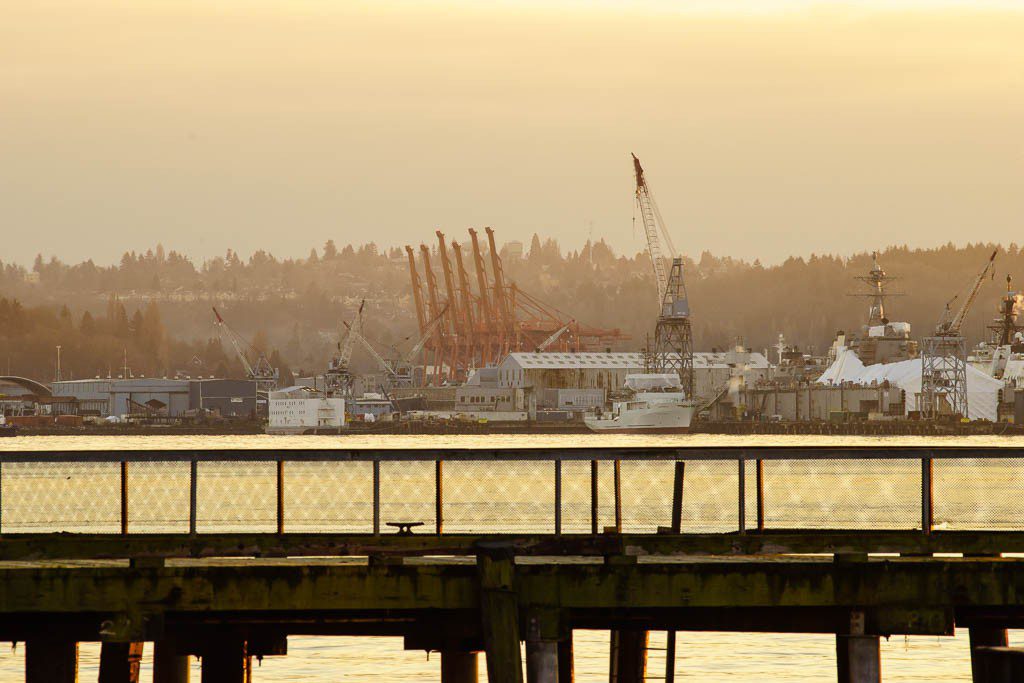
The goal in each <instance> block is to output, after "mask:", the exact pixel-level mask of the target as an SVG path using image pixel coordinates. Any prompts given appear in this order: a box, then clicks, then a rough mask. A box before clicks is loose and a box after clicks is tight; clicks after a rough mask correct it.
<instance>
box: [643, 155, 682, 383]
mask: <svg viewBox="0 0 1024 683" xmlns="http://www.w3.org/2000/svg"><path fill="white" fill-rule="evenodd" d="M632 157H633V172H634V174H635V176H636V203H637V205H638V206H639V207H640V215H641V217H642V218H643V223H644V233H646V235H647V251H648V253H649V254H650V256H651V264H652V265H653V266H654V279H655V281H656V283H657V285H658V310H659V313H658V322H657V324H656V326H655V328H654V350H653V353H651V354H650V358H651V360H652V365H653V367H651V368H649V370H650V371H653V372H675V373H677V374H678V375H679V381H680V382H681V383H682V386H683V391H684V392H685V393H686V396H687V397H688V398H692V397H693V386H694V385H693V332H692V329H691V327H690V302H689V298H688V296H687V293H686V282H685V281H684V279H683V259H682V258H680V257H679V256H677V255H676V253H677V252H676V248H675V245H674V244H673V243H672V237H671V235H669V232H668V229H667V228H666V227H665V220H664V219H663V218H662V217H661V211H660V210H659V209H658V203H657V202H656V201H654V195H653V194H652V193H651V188H650V186H649V185H648V184H647V177H646V176H645V175H644V169H643V166H641V165H640V159H638V158H637V156H636V155H635V154H633V155H632ZM662 237H663V238H664V239H665V246H666V248H667V252H668V256H670V257H671V258H672V268H671V270H670V271H669V272H668V273H666V271H665V258H664V256H663V255H662V246H661V238H662Z"/></svg>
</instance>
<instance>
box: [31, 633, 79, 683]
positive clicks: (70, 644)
mask: <svg viewBox="0 0 1024 683" xmlns="http://www.w3.org/2000/svg"><path fill="white" fill-rule="evenodd" d="M25 683H78V643H76V642H75V641H73V640H64V639H56V638H54V639H48V638H39V639H32V640H29V641H28V642H26V643H25Z"/></svg>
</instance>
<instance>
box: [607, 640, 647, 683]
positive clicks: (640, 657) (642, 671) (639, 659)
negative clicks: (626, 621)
mask: <svg viewBox="0 0 1024 683" xmlns="http://www.w3.org/2000/svg"><path fill="white" fill-rule="evenodd" d="M647 635H648V634H647V631H612V640H611V657H610V658H609V661H610V665H609V671H608V680H610V681H611V682H612V683H643V682H644V680H645V679H646V678H647Z"/></svg>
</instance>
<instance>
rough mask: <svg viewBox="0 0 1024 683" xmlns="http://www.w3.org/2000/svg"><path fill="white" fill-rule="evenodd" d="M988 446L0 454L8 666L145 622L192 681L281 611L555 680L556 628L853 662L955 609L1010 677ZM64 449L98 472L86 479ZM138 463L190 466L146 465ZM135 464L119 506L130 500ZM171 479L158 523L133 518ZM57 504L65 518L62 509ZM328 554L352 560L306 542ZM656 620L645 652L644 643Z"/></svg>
mask: <svg viewBox="0 0 1024 683" xmlns="http://www.w3.org/2000/svg"><path fill="white" fill-rule="evenodd" d="M755 458H756V459H755ZM1014 458H1015V453H1014V452H1013V451H1012V450H1011V449H1003V448H978V447H975V448H971V449H969V451H968V452H966V453H964V452H963V451H962V450H960V449H957V448H955V447H954V448H948V447H942V446H935V445H927V446H921V447H912V446H911V447H901V448H897V449H886V448H882V447H877V446H875V447H859V448H858V447H853V448H847V449H841V450H837V449H835V448H780V447H774V448H773V447H770V446H768V447H760V448H758V449H757V450H756V454H755V453H752V452H751V450H750V449H749V448H748V447H737V448H730V447H723V448H715V449H702V448H685V447H684V448H680V447H678V446H672V447H662V448H658V447H650V446H645V447H641V448H601V449H593V450H584V449H579V448H568V449H545V450H540V449H532V450H528V451H525V452H524V450H523V449H508V450H502V449H487V450H485V451H472V450H467V449H443V448H442V449H414V450H378V451H371V450H359V449H348V448H346V449H345V450H338V451H329V450H320V451H294V452H289V451H281V450H270V449H268V450H237V451H232V450H219V451H216V450H211V451H202V450H198V451H197V450H190V451H147V452H144V453H140V452H134V453H133V452H116V451H109V452H104V451H92V452H88V453H74V452H49V453H46V452H43V453H39V452H14V451H7V452H0V465H3V469H4V470H7V469H8V467H7V464H8V463H16V464H17V468H16V469H17V471H18V473H19V475H18V476H14V477H12V478H11V479H10V480H6V481H5V506H8V507H9V509H17V507H16V506H18V505H19V503H20V501H30V504H29V505H27V506H25V507H24V509H23V510H22V513H21V514H20V515H19V516H16V517H13V518H11V517H10V516H9V515H8V516H5V517H4V518H3V520H0V525H2V526H0V540H2V543H0V560H2V561H4V562H5V565H6V566H5V568H3V569H0V579H2V581H0V585H2V586H3V587H4V590H2V591H0V637H2V638H4V639H5V640H13V641H17V642H19V643H24V648H25V680H26V682H27V683H44V682H45V683H73V682H74V681H77V675H78V672H77V668H78V643H79V642H83V641H94V642H95V641H100V642H101V643H102V646H101V655H100V665H99V666H100V674H99V677H100V680H101V681H108V680H118V681H126V682H127V683H137V681H138V680H139V674H138V668H139V667H138V661H139V659H140V657H141V655H142V653H143V650H144V648H147V647H149V643H153V646H154V649H155V651H154V657H153V660H154V665H153V666H154V672H153V676H154V680H155V681H159V682H161V683H163V682H167V683H184V682H185V681H187V680H188V671H189V658H190V657H192V656H199V657H201V658H202V668H203V678H204V679H205V680H210V681H217V682H218V683H245V682H247V681H251V680H256V681H258V680H259V671H258V670H254V667H253V661H252V660H253V658H261V657H266V656H285V655H286V654H288V637H289V636H290V635H292V634H303V635H311V634H314V635H346V636H384V635H386V636H400V637H402V638H403V641H402V643H403V646H404V647H405V648H406V649H408V650H419V651H423V650H426V651H428V652H440V658H441V666H440V670H441V673H440V680H441V682H442V683H477V682H478V681H479V672H478V653H479V652H486V655H487V657H486V662H487V680H488V681H489V682H490V683H522V681H524V680H529V681H531V683H565V682H567V683H572V681H573V674H572V671H573V658H574V653H573V644H572V643H573V631H574V630H576V629H591V630H593V629H606V630H609V631H611V637H610V639H609V640H610V646H609V649H608V655H607V656H608V669H607V670H608V672H609V676H608V678H609V680H612V681H616V682H617V683H641V682H642V681H644V680H648V679H650V678H659V679H662V680H665V681H674V680H676V673H677V669H676V661H675V660H676V649H675V634H676V632H677V631H687V630H694V631H702V630H715V631H724V632H729V631H759V632H787V633H820V634H830V635H833V636H834V638H835V646H836V647H835V652H836V657H835V666H836V671H837V679H838V681H839V683H869V682H870V683H879V681H881V664H882V662H881V652H880V647H879V643H880V639H881V638H882V637H886V638H888V637H890V636H893V635H897V636H898V635H931V636H947V637H948V636H951V635H953V633H954V631H955V630H961V629H969V632H970V645H969V652H970V659H971V664H972V670H973V680H974V681H976V682H977V683H991V682H992V681H1000V682H1002V681H1010V680H1017V679H1016V678H1014V677H1013V676H1010V675H1009V674H1007V676H1003V677H1001V678H1000V677H998V675H997V674H998V672H999V671H1004V670H1005V671H1013V669H1012V663H1013V661H1015V659H1017V658H1019V657H1020V656H1021V652H1020V651H1019V650H1012V649H1008V648H1007V647H1006V645H1007V642H1008V641H1007V632H1006V629H1007V628H1012V627H1015V626H1016V625H1017V624H1019V623H1020V621H1021V619H1024V599H1022V597H1021V593H1020V591H1019V590H1015V587H1017V586H1019V585H1021V583H1022V582H1024V564H1022V563H1020V562H1014V561H1012V560H1007V559H1004V558H1001V557H999V554H1000V553H1020V552H1022V551H1024V533H1022V532H1021V531H1019V530H1018V529H1017V527H1016V521H1018V517H1019V514H1020V506H1019V504H1018V503H1019V500H1018V499H1019V495H1018V490H1017V485H1016V479H1015V478H1014V477H1013V473H1014V472H1016V469H1017V468H1016V465H1015V464H1014ZM85 463H88V467H89V468H90V470H91V471H93V472H94V475H93V476H95V477H99V478H100V482H101V483H103V484H105V486H100V487H98V488H95V489H93V490H90V491H88V493H87V494H86V493H84V492H83V491H82V489H81V484H80V483H79V481H77V480H78V478H79V476H80V475H81V472H82V469H83V465H84V464H85ZM154 465H156V467H154ZM231 467H235V468H237V469H238V471H239V472H246V473H251V474H252V476H250V477H245V476H239V477H225V476H224V474H225V472H226V471H230V468H231ZM12 469H14V468H12ZM154 469H156V470H158V471H159V472H169V471H175V470H177V469H183V470H184V471H185V472H187V473H188V474H187V476H183V477H167V476H166V475H165V474H164V475H157V476H161V477H162V481H161V482H160V487H159V488H157V489H156V490H154V489H153V487H152V477H153V476H154V474H153V470H154ZM33 470H38V471H39V472H40V473H45V475H47V476H32V475H33ZM64 472H67V473H68V474H69V475H75V476H74V479H75V480H76V481H74V482H73V483H71V484H68V483H67V482H68V480H69V479H71V478H72V477H71V476H68V477H65V476H62V475H63V474H64ZM314 472H315V473H316V474H312V473H314ZM410 473H413V474H412V475H411V476H410ZM311 475H312V476H311ZM410 481H417V482H422V483H424V484H426V485H421V486H414V487H412V488H410V486H409V483H410ZM341 482H344V483H343V484H342V483H341ZM339 485H341V486H343V487H344V490H345V493H346V495H345V497H344V500H343V501H341V504H342V505H343V508H342V509H344V510H346V513H345V515H344V516H343V517H339V516H338V514H337V513H338V508H332V507H331V503H333V502H336V501H337V498H338V497H337V495H336V494H337V491H338V490H339V489H338V487H339ZM139 488H141V490H142V496H143V497H142V500H143V501H145V503H146V505H145V507H144V508H140V507H139V506H138V505H137V504H136V505H132V504H130V501H133V500H134V499H133V496H135V495H136V494H137V492H138V489H139ZM104 492H109V493H104ZM86 495H88V496H89V497H88V498H86ZM97 496H98V497H97ZM605 496H607V499H605V498H604V497H605ZM182 500H185V501H188V502H187V503H186V504H185V505H184V509H183V510H182V512H183V513H184V514H186V515H187V520H182V521H181V523H180V528H177V529H174V530H172V531H170V532H168V531H166V530H163V533H148V532H150V531H151V530H152V529H153V528H154V524H157V525H159V524H160V523H166V522H162V521H161V518H160V517H159V511H160V509H161V508H160V505H169V506H170V507H172V508H173V509H175V510H177V509H178V508H179V502H178V501H182ZM605 500H607V502H603V501H605ZM37 501H47V504H46V505H40V504H38V502H37ZM170 501H173V503H172V502H170ZM965 501H970V502H971V503H973V502H975V501H983V502H984V505H983V506H980V507H979V506H977V505H974V504H968V505H964V504H963V503H964V502H965ZM396 505H397V507H396ZM10 506H15V507H14V508H10ZM409 510H420V511H422V516H421V519H420V520H419V521H413V520H410V518H409V517H408V511H409ZM83 511H84V512H85V514H86V515H91V516H88V517H87V518H86V519H87V520H88V521H87V522H85V524H86V527H85V528H84V530H83V528H82V527H77V528H75V530H76V531H78V533H73V534H68V533H61V531H63V530H66V529H68V520H69V519H74V515H75V514H76V513H81V512H83ZM396 511H397V512H398V514H402V515H403V516H402V517H400V518H397V519H394V520H391V519H389V518H388V515H391V514H395V512H396ZM937 511H941V512H939V514H941V517H940V519H941V523H940V524H937V523H936V521H937V520H936V512H937ZM154 512H156V513H158V514H157V516H154V514H153V513H154ZM175 514H177V513H175ZM133 515H137V516H133ZM1008 521H1009V522H1010V523H1011V524H1010V527H1011V528H1006V523H1007V522H1008ZM388 522H393V527H392V526H388ZM79 524H81V522H79ZM90 525H91V526H90ZM417 525H418V526H417ZM102 527H106V528H107V529H102ZM392 528H394V529H395V530H394V531H390V529H392ZM40 529H46V530H47V531H43V532H40V531H39V530H40ZM50 529H53V531H49V530H50ZM311 529H313V530H315V531H316V533H309V531H310V530H311ZM978 529H981V530H978ZM325 531H330V532H331V533H324V532H325ZM879 553H892V554H902V555H903V557H902V558H900V559H899V560H898V561H892V559H891V558H888V557H886V558H878V557H870V556H869V554H876V555H877V554H879ZM948 553H954V554H958V555H959V554H962V555H963V557H956V558H955V559H952V558H950V557H949V556H947V555H945V554H948ZM438 555H445V556H463V557H466V558H473V559H474V560H475V563H466V562H451V561H444V562H438V561H436V560H434V561H432V560H431V559H430V558H431V557H434V556H438ZM779 555H785V557H784V558H780V557H779ZM822 555H825V556H830V557H832V558H833V559H834V561H827V562H823V561H822V557H821V556H822ZM940 555H942V556H940ZM254 556H255V557H256V558H266V557H274V558H276V559H275V560H274V561H273V562H272V563H268V562H267V561H266V560H265V559H254ZM419 556H421V557H419ZM641 556H642V557H643V558H644V561H642V562H641V561H639V558H640V557H641ZM311 557H313V558H316V559H315V560H310V559H309V558H311ZM338 557H365V558H366V561H365V562H363V563H356V562H341V563H339V562H333V561H324V559H323V558H338ZM406 557H418V559H417V561H415V562H410V563H406V562H405V559H404V558H406ZM178 558H190V559H189V563H188V566H180V565H177V566H176V565H175V564H170V563H168V560H175V559H178ZM203 558H236V559H234V560H232V561H231V562H227V563H226V562H224V561H222V560H214V561H206V560H204V559H203ZM518 558H529V559H528V560H527V561H524V562H519V561H517V559H518ZM584 558H593V559H595V560H597V561H587V560H586V559H584ZM681 558H682V559H683V560H684V561H680V559H681ZM124 559H130V560H131V562H110V560H124ZM737 559H738V560H739V561H737ZM69 560H72V562H68V561H69ZM581 560H583V561H581ZM98 562H102V563H103V566H96V563H98ZM655 630H661V631H666V633H667V637H666V643H667V645H666V650H665V654H664V660H665V669H664V675H663V676H662V675H660V672H656V671H653V670H652V669H653V667H652V662H651V661H650V660H648V658H647V650H648V648H647V643H648V637H649V633H650V632H651V631H655ZM524 643H525V649H526V669H527V671H526V675H525V676H524V672H523V660H522V650H521V648H522V647H523V644H524ZM292 656H297V655H296V653H292ZM964 656H965V657H966V656H967V653H966V652H965V653H964ZM383 673H386V672H383Z"/></svg>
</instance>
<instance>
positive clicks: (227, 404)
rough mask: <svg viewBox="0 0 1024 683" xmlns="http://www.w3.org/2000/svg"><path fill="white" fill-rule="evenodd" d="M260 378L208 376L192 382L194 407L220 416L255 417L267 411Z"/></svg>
mask: <svg viewBox="0 0 1024 683" xmlns="http://www.w3.org/2000/svg"><path fill="white" fill-rule="evenodd" d="M260 396H261V394H260V392H259V382H258V381H257V380H249V379H206V380H200V381H195V380H193V381H192V382H191V383H190V384H189V405H190V406H191V407H192V410H198V411H203V412H211V413H216V414H218V415H220V416H221V417H231V418H255V417H257V416H258V415H261V414H262V415H265V414H266V412H267V399H266V393H263V394H262V398H261V397H260Z"/></svg>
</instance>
